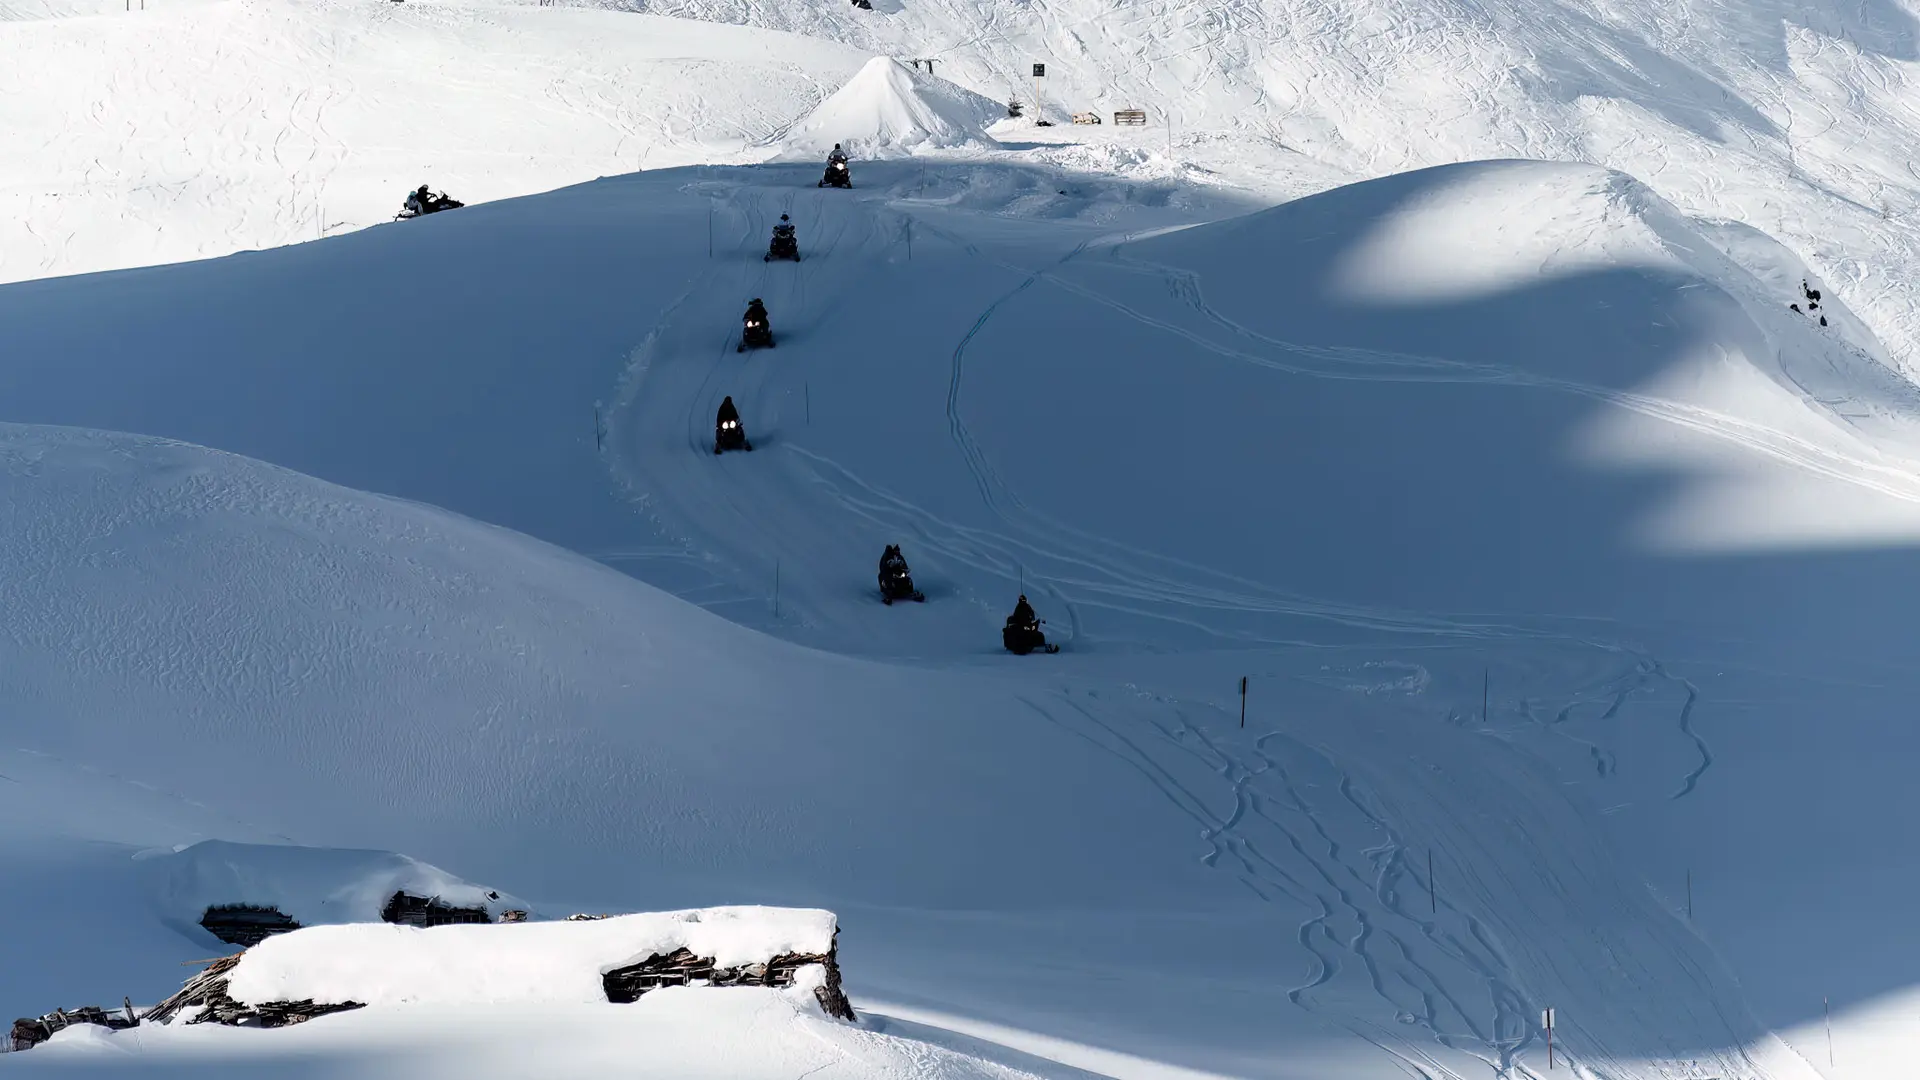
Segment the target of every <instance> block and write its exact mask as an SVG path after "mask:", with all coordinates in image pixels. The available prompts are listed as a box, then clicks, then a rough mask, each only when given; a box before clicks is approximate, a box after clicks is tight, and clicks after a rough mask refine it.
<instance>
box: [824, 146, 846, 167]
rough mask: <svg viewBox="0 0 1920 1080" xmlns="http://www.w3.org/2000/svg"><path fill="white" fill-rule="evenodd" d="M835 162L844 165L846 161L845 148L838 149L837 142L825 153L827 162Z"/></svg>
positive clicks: (830, 163)
mask: <svg viewBox="0 0 1920 1080" xmlns="http://www.w3.org/2000/svg"><path fill="white" fill-rule="evenodd" d="M836 162H837V163H839V164H841V165H845V164H846V163H847V152H846V151H845V150H842V149H840V144H839V143H834V144H833V150H832V151H831V152H830V153H828V154H827V164H829V165H832V164H835V163H836Z"/></svg>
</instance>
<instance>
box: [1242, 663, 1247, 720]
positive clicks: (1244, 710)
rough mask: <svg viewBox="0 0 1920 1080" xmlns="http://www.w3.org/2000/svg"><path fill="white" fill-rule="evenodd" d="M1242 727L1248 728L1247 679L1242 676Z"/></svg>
mask: <svg viewBox="0 0 1920 1080" xmlns="http://www.w3.org/2000/svg"><path fill="white" fill-rule="evenodd" d="M1240 726H1241V727H1243V728H1244V727H1246V726H1247V677H1246V676H1245V675H1242V676H1240Z"/></svg>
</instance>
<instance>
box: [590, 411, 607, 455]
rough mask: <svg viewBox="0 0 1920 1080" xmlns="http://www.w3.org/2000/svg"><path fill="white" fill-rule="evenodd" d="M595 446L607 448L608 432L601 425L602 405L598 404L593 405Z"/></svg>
mask: <svg viewBox="0 0 1920 1080" xmlns="http://www.w3.org/2000/svg"><path fill="white" fill-rule="evenodd" d="M593 448H594V449H595V450H605V449H606V448H607V447H606V432H605V429H603V428H602V427H601V426H600V406H598V405H595V406H594V407H593Z"/></svg>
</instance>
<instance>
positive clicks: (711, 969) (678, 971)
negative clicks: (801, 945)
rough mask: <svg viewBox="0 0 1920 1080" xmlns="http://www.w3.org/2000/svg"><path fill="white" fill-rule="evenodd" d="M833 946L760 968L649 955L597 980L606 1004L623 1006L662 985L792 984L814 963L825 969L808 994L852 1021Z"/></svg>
mask: <svg viewBox="0 0 1920 1080" xmlns="http://www.w3.org/2000/svg"><path fill="white" fill-rule="evenodd" d="M839 951H840V949H839V945H838V943H835V945H834V946H833V947H831V948H829V949H828V950H827V951H826V952H824V953H783V954H781V955H779V956H776V957H774V958H773V959H771V960H768V961H767V962H766V963H764V964H743V965H741V966H740V967H731V968H726V967H717V966H715V965H714V962H713V960H712V958H710V957H704V956H695V955H694V954H693V950H691V949H676V950H674V951H673V952H671V953H665V954H662V953H655V954H654V955H652V956H649V957H647V958H646V959H645V960H642V961H640V962H639V963H637V964H629V965H627V966H626V967H619V968H614V969H613V970H612V971H608V972H605V973H604V974H602V975H601V976H600V985H601V987H602V988H603V989H604V990H605V991H606V994H607V1000H608V1001H611V1002H613V1003H614V1004H616V1005H625V1004H628V1003H630V1002H634V1001H638V1000H640V996H641V995H642V994H645V993H646V992H647V991H649V990H658V989H660V988H661V987H663V986H692V985H694V984H696V983H698V984H700V985H703V986H775V987H780V986H792V985H793V977H794V975H795V973H797V972H798V971H799V970H800V969H801V968H803V967H808V966H811V965H813V964H818V965H820V966H821V967H823V968H825V969H826V972H827V977H826V981H825V982H824V983H822V984H821V985H819V986H817V987H815V988H814V991H813V996H814V998H815V999H816V1000H818V1001H819V1002H820V1007H821V1008H822V1009H825V1010H826V1012H827V1015H828V1016H833V1017H837V1018H839V1019H841V1020H852V1019H853V1005H852V1004H850V1003H849V1002H848V1001H847V995H846V992H845V991H843V990H841V989H840V962H839V959H838V954H839Z"/></svg>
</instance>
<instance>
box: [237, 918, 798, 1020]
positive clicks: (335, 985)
mask: <svg viewBox="0 0 1920 1080" xmlns="http://www.w3.org/2000/svg"><path fill="white" fill-rule="evenodd" d="M833 935H834V917H833V913H832V912H830V911H813V910H803V909H793V908H770V907H721V908H704V909H698V910H688V911H669V912H653V913H645V914H638V915H620V916H616V917H614V918H610V919H599V920H592V921H583V922H529V923H505V924H500V925H492V926H436V927H433V928H431V929H427V930H421V929H417V928H415V927H410V926H392V925H388V924H386V923H370V924H369V923H361V924H355V925H348V926H319V927H313V928H311V929H306V930H296V931H293V932H291V933H286V934H279V935H276V936H274V937H270V938H268V939H267V940H265V941H263V942H261V943H260V944H259V945H256V946H254V947H253V948H251V949H249V950H247V952H246V954H245V956H244V957H243V958H242V959H241V961H240V963H239V965H238V966H237V967H235V968H234V969H233V974H232V976H231V979H230V980H229V982H228V987H227V991H228V993H229V994H230V995H232V997H233V999H234V1000H235V1001H239V1002H242V1003H250V1004H259V1003H263V1002H269V1001H307V1000H311V1001H325V1002H341V1001H357V1002H360V1003H361V1004H363V1005H368V1006H373V1007H380V1006H389V1005H483V1004H510V1003H519V1004H536V1003H544V1004H575V1005H590V1004H593V1003H596V1002H600V1003H604V1002H605V1001H606V1000H607V997H606V990H605V988H604V987H603V986H602V985H601V982H600V976H601V975H603V974H605V973H606V972H608V971H610V970H612V969H614V968H617V967H625V966H627V965H628V964H635V963H639V962H640V961H642V960H645V959H646V958H647V957H649V956H653V955H656V954H665V953H671V952H674V951H675V950H677V949H683V948H684V949H690V950H692V952H693V954H694V955H695V956H702V957H711V958H712V959H713V961H714V963H715V964H717V965H719V966H720V967H739V966H742V965H746V964H760V963H766V962H767V961H769V960H771V959H773V958H774V957H776V956H780V955H784V954H788V953H810V954H817V953H825V952H827V951H828V950H829V949H831V948H832V947H833Z"/></svg>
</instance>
